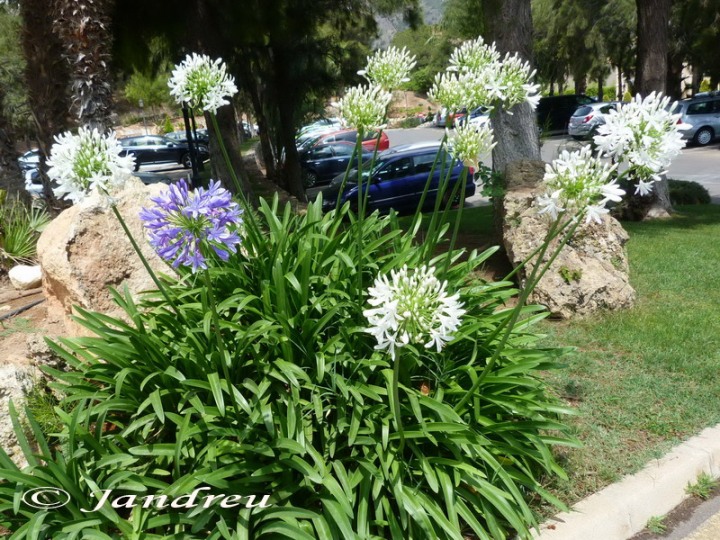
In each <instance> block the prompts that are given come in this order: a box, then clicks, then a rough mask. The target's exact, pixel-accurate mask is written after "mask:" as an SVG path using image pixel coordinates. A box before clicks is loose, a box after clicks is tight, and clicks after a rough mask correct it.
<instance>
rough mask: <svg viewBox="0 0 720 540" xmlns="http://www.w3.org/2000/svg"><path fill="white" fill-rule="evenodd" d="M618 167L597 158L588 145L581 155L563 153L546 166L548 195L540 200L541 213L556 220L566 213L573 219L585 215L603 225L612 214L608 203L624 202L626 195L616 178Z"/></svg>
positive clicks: (538, 203)
mask: <svg viewBox="0 0 720 540" xmlns="http://www.w3.org/2000/svg"><path fill="white" fill-rule="evenodd" d="M616 168H617V166H616V165H609V164H607V163H604V162H603V161H602V160H601V159H600V158H597V157H593V155H592V149H591V148H590V147H589V146H584V147H583V148H582V149H581V150H580V151H579V152H572V153H571V152H568V151H563V152H562V154H561V155H560V158H559V159H556V160H554V161H553V162H552V163H549V164H547V165H546V167H545V176H544V178H543V184H544V185H545V187H546V188H547V193H546V194H545V195H542V196H540V197H538V199H537V206H538V208H539V210H538V213H540V214H547V215H548V216H549V217H550V218H551V219H553V220H555V219H557V218H558V216H559V215H560V214H561V213H563V212H565V213H568V214H570V215H571V216H579V215H582V214H584V215H585V220H586V221H587V222H590V221H595V222H597V223H600V222H601V216H602V215H603V214H607V213H608V211H609V210H608V209H607V208H606V205H607V203H608V202H611V201H612V202H620V201H621V200H622V196H623V195H624V194H625V192H624V191H623V190H622V189H621V188H620V187H619V186H618V185H617V182H616V180H615V179H614V178H613V172H614V171H615V169H616Z"/></svg>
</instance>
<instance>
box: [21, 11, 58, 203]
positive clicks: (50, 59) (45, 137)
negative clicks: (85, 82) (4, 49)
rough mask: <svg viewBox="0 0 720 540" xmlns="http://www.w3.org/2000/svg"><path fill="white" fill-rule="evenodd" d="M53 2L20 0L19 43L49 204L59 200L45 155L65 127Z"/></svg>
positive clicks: (44, 190) (40, 168)
mask: <svg viewBox="0 0 720 540" xmlns="http://www.w3.org/2000/svg"><path fill="white" fill-rule="evenodd" d="M53 12H54V5H53V3H52V2H50V6H48V2H47V0H21V2H20V16H21V17H22V21H23V27H22V47H23V53H24V56H25V64H26V65H25V83H26V84H27V91H28V104H29V106H30V114H31V115H32V117H33V121H34V123H35V128H36V134H37V142H38V146H39V148H40V164H39V170H40V175H41V178H42V183H43V195H44V196H45V199H46V201H47V202H48V206H49V207H50V208H55V207H57V205H58V201H57V199H56V198H55V195H54V194H53V191H52V187H51V185H50V180H49V179H48V178H47V175H46V174H45V169H44V164H45V158H46V157H47V156H48V155H49V153H50V148H51V147H52V144H53V136H54V135H57V134H59V133H61V132H62V131H65V130H66V129H67V128H68V125H69V123H68V111H69V108H70V107H69V100H68V98H67V88H68V84H69V80H70V79H69V73H68V68H67V64H66V62H65V60H64V59H63V58H62V56H61V55H59V54H58V51H59V50H62V43H61V42H60V40H59V39H58V37H57V35H56V34H55V32H54V31H53Z"/></svg>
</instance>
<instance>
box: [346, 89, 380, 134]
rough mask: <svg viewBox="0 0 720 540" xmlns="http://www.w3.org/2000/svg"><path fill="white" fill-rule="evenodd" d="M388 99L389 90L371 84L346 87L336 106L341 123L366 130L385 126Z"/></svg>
mask: <svg viewBox="0 0 720 540" xmlns="http://www.w3.org/2000/svg"><path fill="white" fill-rule="evenodd" d="M390 101H392V94H391V93H390V92H388V91H387V90H384V89H383V88H382V87H380V86H377V85H373V84H371V85H369V86H354V87H352V88H348V89H347V91H346V92H345V95H344V96H343V97H342V99H341V100H340V102H339V103H338V104H337V107H338V112H339V116H340V118H341V119H342V121H343V124H345V125H346V126H350V127H353V128H355V129H358V130H364V131H365V132H367V131H372V130H375V129H383V128H384V127H385V124H386V122H385V115H386V112H387V107H388V105H390Z"/></svg>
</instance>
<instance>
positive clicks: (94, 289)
mask: <svg viewBox="0 0 720 540" xmlns="http://www.w3.org/2000/svg"><path fill="white" fill-rule="evenodd" d="M163 189H165V186H163V185H162V184H155V185H149V186H146V185H144V184H143V183H142V182H140V181H139V180H137V179H134V178H133V179H132V180H131V181H129V182H128V183H127V184H126V186H125V188H124V189H123V190H122V191H120V192H119V193H117V194H115V195H114V199H115V201H116V206H117V209H118V211H119V212H120V215H121V216H122V217H123V219H124V221H125V223H126V224H127V226H128V228H129V230H130V232H131V233H132V235H133V237H134V238H135V240H136V242H137V243H138V245H139V246H140V249H141V251H142V253H143V254H144V256H145V258H146V259H147V260H148V262H149V264H150V267H151V268H152V269H153V270H154V271H155V272H156V273H165V274H168V273H172V272H171V270H170V269H169V267H168V265H166V264H165V263H164V262H163V261H162V259H160V258H159V257H158V256H157V255H156V254H155V252H154V251H153V249H152V248H151V247H150V245H149V244H148V242H147V241H146V238H145V232H144V231H143V227H142V222H141V220H140V218H139V216H138V213H139V212H140V209H141V208H142V207H143V206H148V205H150V204H152V203H151V201H150V197H153V196H156V195H158V194H159V193H160V192H162V191H163ZM37 252H38V260H39V262H40V266H41V267H42V275H43V278H42V285H43V290H44V292H45V296H46V298H47V311H48V317H49V318H50V319H55V320H61V321H63V322H64V323H65V329H66V331H67V333H66V335H71V336H78V335H86V334H87V331H85V330H84V329H83V328H82V327H81V326H80V325H78V324H77V323H75V322H74V321H72V320H71V315H72V314H73V309H74V306H81V307H83V308H85V309H90V310H93V311H99V312H102V313H105V314H107V315H111V316H114V317H120V318H123V319H126V317H125V313H124V311H123V310H122V309H121V308H120V307H118V306H117V305H116V304H115V303H114V302H113V300H112V297H111V295H110V292H109V288H110V287H112V288H115V289H116V290H119V291H122V290H123V289H124V288H125V287H127V288H128V289H129V291H130V292H131V293H132V294H133V296H134V297H137V296H138V295H139V293H141V292H142V291H147V290H153V289H155V288H156V287H155V285H154V283H153V281H152V279H151V277H150V275H149V273H148V272H147V271H146V270H145V268H144V266H143V264H142V262H141V260H140V258H139V257H138V255H137V253H135V251H134V249H133V247H132V244H131V242H130V240H129V238H128V237H127V235H126V234H125V233H124V232H123V229H122V227H121V225H120V222H119V221H118V219H117V217H116V216H115V214H114V213H113V211H112V209H111V208H110V207H109V205H108V203H107V201H106V200H105V199H104V198H103V197H101V196H100V195H98V194H95V195H91V196H89V197H87V198H86V199H84V200H83V201H82V202H80V203H79V204H76V205H74V206H72V207H70V208H68V209H67V210H65V211H63V212H62V213H61V214H60V215H59V216H58V217H57V218H55V219H54V220H53V221H52V222H51V223H50V224H49V225H48V226H47V227H46V228H45V230H44V231H43V233H42V235H41V236H40V239H39V240H38V244H37Z"/></svg>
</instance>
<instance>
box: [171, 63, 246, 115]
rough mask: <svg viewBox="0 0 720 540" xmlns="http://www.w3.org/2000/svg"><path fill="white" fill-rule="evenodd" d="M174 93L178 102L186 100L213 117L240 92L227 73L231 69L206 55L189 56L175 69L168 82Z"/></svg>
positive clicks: (172, 93)
mask: <svg viewBox="0 0 720 540" xmlns="http://www.w3.org/2000/svg"><path fill="white" fill-rule="evenodd" d="M168 86H169V87H170V94H171V95H172V96H173V97H174V98H175V100H176V101H177V102H178V103H182V102H183V101H186V102H187V103H189V104H190V106H191V107H197V108H200V109H202V110H204V111H209V112H211V113H213V114H215V113H217V110H218V109H219V108H220V107H222V106H223V105H227V104H228V103H230V101H229V100H228V99H226V98H231V97H232V96H234V95H235V94H236V93H237V91H238V90H237V87H236V86H235V79H234V78H233V77H231V76H230V75H228V74H227V66H226V65H225V63H224V62H223V61H222V59H220V58H218V59H216V60H211V59H210V57H209V56H207V55H204V54H202V55H201V54H197V53H193V54H188V55H187V56H186V57H185V60H183V61H182V62H181V63H180V64H178V65H177V66H175V69H174V70H173V72H172V77H170V80H169V81H168Z"/></svg>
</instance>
